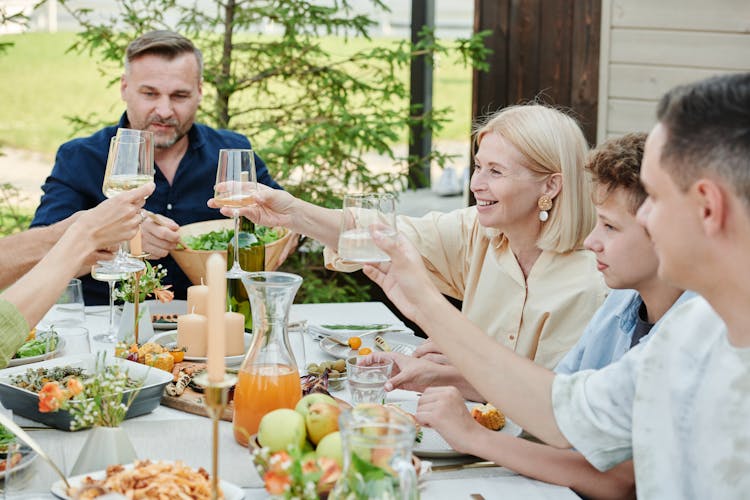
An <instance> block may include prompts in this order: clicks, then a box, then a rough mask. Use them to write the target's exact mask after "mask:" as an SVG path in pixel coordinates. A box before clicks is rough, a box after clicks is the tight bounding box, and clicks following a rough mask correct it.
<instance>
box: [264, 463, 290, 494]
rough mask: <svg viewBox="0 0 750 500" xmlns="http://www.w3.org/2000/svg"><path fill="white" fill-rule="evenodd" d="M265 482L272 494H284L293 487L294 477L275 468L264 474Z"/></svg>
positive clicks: (267, 489)
mask: <svg viewBox="0 0 750 500" xmlns="http://www.w3.org/2000/svg"><path fill="white" fill-rule="evenodd" d="M263 482H264V483H265V485H266V491H267V492H268V493H270V494H271V495H283V494H284V493H285V492H286V491H289V489H291V487H292V478H291V476H290V475H289V474H288V473H287V472H284V471H276V470H273V469H271V470H269V471H268V472H266V473H265V474H264V475H263Z"/></svg>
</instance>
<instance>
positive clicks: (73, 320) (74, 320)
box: [41, 278, 86, 327]
mask: <svg viewBox="0 0 750 500" xmlns="http://www.w3.org/2000/svg"><path fill="white" fill-rule="evenodd" d="M85 322H86V314H85V312H84V308H83V287H82V285H81V280H79V279H78V278H73V279H72V280H70V281H69V282H68V286H66V287H65V290H63V293H62V294H61V295H60V298H58V299H57V302H56V303H55V305H53V306H52V308H51V309H50V310H49V311H48V312H47V314H45V316H44V318H43V319H42V321H41V326H43V327H49V326H50V325H55V326H56V325H82V324H84V323H85Z"/></svg>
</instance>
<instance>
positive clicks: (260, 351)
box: [232, 272, 302, 446]
mask: <svg viewBox="0 0 750 500" xmlns="http://www.w3.org/2000/svg"><path fill="white" fill-rule="evenodd" d="M241 279H242V284H243V285H245V288H246V289H247V295H248V297H249V298H250V305H251V310H252V314H253V343H252V345H251V346H250V350H249V351H248V352H247V356H245V359H244V361H243V362H242V366H241V367H240V370H239V376H238V378H237V386H236V387H235V389H234V418H233V419H232V422H233V427H234V438H235V439H236V440H237V442H238V443H240V444H241V445H243V446H247V443H248V439H249V438H250V436H251V435H253V434H255V433H257V432H258V426H259V424H260V420H261V419H262V418H263V416H264V415H265V414H266V413H268V412H270V411H273V410H276V409H279V408H294V407H295V405H296V404H297V402H298V401H299V400H300V398H301V397H302V386H301V384H300V380H299V373H298V371H297V362H296V361H295V359H294V353H293V352H292V349H291V347H290V345H289V337H288V334H287V327H286V325H287V319H288V317H289V308H290V307H291V305H292V300H294V294H295V293H297V289H298V288H299V286H300V284H301V283H302V278H300V277H299V276H297V275H295V274H289V273H279V272H258V273H246V274H244V275H243V276H242V278H241Z"/></svg>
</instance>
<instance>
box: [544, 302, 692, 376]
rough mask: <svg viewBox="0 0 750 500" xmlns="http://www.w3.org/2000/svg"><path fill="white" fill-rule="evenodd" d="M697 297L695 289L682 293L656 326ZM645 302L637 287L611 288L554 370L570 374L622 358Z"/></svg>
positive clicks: (596, 367)
mask: <svg viewBox="0 0 750 500" xmlns="http://www.w3.org/2000/svg"><path fill="white" fill-rule="evenodd" d="M694 296H695V293H694V292H683V294H682V295H680V297H679V298H678V299H677V301H676V302H675V303H674V304H672V307H670V308H669V311H667V313H665V314H664V316H662V317H661V318H660V319H659V321H657V322H656V325H658V324H659V323H660V322H661V321H662V320H663V319H664V317H665V316H667V314H669V312H670V311H672V310H673V309H674V308H675V306H676V305H677V304H679V303H681V302H683V301H685V300H687V299H689V298H691V297H694ZM642 303H643V301H642V300H641V296H640V295H639V294H638V292H636V291H635V290H612V291H611V292H610V294H609V295H608V296H607V299H606V300H605V301H604V303H603V304H602V305H601V307H600V308H599V309H598V310H597V311H596V313H594V316H593V317H592V318H591V320H590V321H589V324H588V325H587V326H586V329H585V330H584V331H583V334H582V335H581V338H580V339H578V342H577V343H576V345H574V346H573V348H572V349H571V350H570V351H568V353H567V354H566V355H565V357H564V358H563V359H561V360H560V362H559V363H558V364H557V366H556V367H555V373H563V374H571V373H575V372H577V371H580V370H588V369H599V368H604V367H605V366H607V365H609V364H610V363H613V362H615V361H617V360H618V359H620V358H621V357H623V356H624V355H625V353H626V352H628V351H629V350H630V342H631V339H632V338H633V333H634V332H635V325H636V322H637V320H638V309H639V308H640V307H641V304H642ZM656 325H654V328H655V327H656ZM651 331H652V332H653V331H654V329H653V328H652V329H651ZM649 338H651V333H649V334H648V335H645V336H644V337H643V338H641V340H640V341H639V343H638V345H642V344H643V343H644V342H646V341H648V339H649ZM636 347H638V346H636Z"/></svg>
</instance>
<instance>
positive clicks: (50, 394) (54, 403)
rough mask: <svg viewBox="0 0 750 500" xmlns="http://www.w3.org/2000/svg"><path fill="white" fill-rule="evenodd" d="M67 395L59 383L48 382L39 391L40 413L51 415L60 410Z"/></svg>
mask: <svg viewBox="0 0 750 500" xmlns="http://www.w3.org/2000/svg"><path fill="white" fill-rule="evenodd" d="M66 399H67V398H66V397H65V393H64V392H63V390H62V389H61V388H60V384H58V383H57V382H47V383H46V384H44V385H43V386H42V390H41V391H39V411H40V412H42V413H49V412H53V411H57V410H59V409H60V404H61V403H62V402H63V401H65V400H66Z"/></svg>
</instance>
